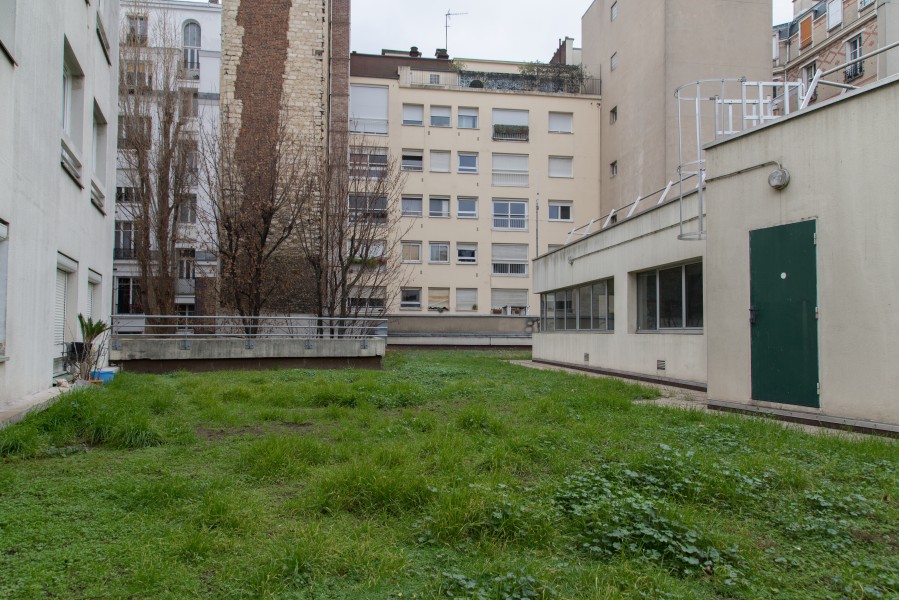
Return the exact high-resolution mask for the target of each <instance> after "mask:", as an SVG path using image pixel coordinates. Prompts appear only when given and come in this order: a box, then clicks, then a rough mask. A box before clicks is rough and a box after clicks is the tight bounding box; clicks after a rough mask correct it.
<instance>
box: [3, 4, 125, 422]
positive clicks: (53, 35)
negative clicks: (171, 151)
mask: <svg viewBox="0 0 899 600" xmlns="http://www.w3.org/2000/svg"><path fill="white" fill-rule="evenodd" d="M118 23H119V2H118V0H102V1H101V0H88V1H86V2H33V1H27V0H3V1H2V2H0V404H2V403H7V402H10V401H11V400H14V399H17V398H21V397H23V396H26V395H29V394H32V393H36V392H39V391H41V390H45V389H47V388H49V387H51V386H52V385H53V381H54V378H55V377H57V376H60V375H63V374H64V371H65V368H66V361H65V355H66V352H67V349H68V344H69V343H71V342H73V341H78V339H79V336H80V333H79V328H78V320H77V317H78V314H79V313H81V314H83V315H86V316H87V315H90V316H92V317H94V318H100V319H107V318H108V316H109V313H110V298H111V296H112V293H111V291H112V280H113V275H112V255H111V252H110V250H111V248H112V237H113V221H114V218H113V212H114V210H115V206H114V203H113V199H114V195H115V155H116V152H115V148H116V142H115V140H116V114H117V102H116V98H117V83H116V82H117V77H118V52H117V47H118Z"/></svg>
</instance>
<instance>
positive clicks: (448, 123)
mask: <svg viewBox="0 0 899 600" xmlns="http://www.w3.org/2000/svg"><path fill="white" fill-rule="evenodd" d="M434 109H438V111H439V112H443V109H446V112H447V113H448V114H446V115H443V114H435V112H434ZM435 118H436V119H446V121H445V122H444V121H440V122H436V123H435V121H434V119H435ZM428 124H429V125H430V126H431V127H441V128H446V127H452V126H453V107H452V106H445V105H442V104H432V105H431V110H430V113H429V114H428Z"/></svg>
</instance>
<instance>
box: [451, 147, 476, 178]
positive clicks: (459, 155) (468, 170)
mask: <svg viewBox="0 0 899 600" xmlns="http://www.w3.org/2000/svg"><path fill="white" fill-rule="evenodd" d="M462 157H465V158H474V167H470V166H469V167H466V166H463V165H462ZM478 163H479V161H478V153H477V152H456V165H457V169H456V172H457V173H462V174H469V175H477V173H478V169H479V164H478Z"/></svg>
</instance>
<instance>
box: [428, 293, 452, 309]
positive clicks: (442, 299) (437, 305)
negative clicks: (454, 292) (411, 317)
mask: <svg viewBox="0 0 899 600" xmlns="http://www.w3.org/2000/svg"><path fill="white" fill-rule="evenodd" d="M428 310H435V311H437V312H443V311H446V310H449V288H428Z"/></svg>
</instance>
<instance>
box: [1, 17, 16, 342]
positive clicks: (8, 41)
mask: <svg viewBox="0 0 899 600" xmlns="http://www.w3.org/2000/svg"><path fill="white" fill-rule="evenodd" d="M15 49H16V0H0V54H6V57H7V58H8V59H9V60H10V62H12V63H13V64H15V59H14V58H13V53H14V52H15ZM0 243H2V242H0ZM0 318H2V317H0ZM0 343H2V340H0ZM2 355H3V352H2V351H0V356H2Z"/></svg>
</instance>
